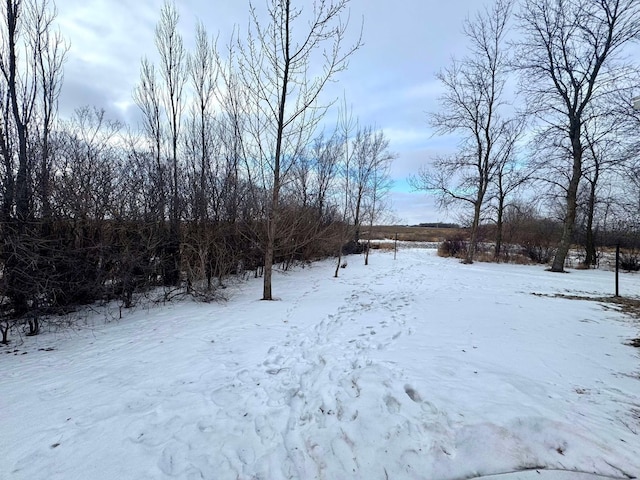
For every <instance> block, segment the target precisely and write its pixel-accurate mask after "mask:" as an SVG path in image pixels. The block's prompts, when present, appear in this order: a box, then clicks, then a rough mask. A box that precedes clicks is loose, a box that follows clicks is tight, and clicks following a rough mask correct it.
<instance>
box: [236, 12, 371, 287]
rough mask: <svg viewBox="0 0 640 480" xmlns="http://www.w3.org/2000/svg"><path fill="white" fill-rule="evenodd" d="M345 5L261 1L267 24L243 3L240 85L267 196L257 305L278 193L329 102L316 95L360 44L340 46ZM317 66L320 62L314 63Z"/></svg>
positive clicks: (268, 271)
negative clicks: (248, 19) (248, 21)
mask: <svg viewBox="0 0 640 480" xmlns="http://www.w3.org/2000/svg"><path fill="white" fill-rule="evenodd" d="M348 4H349V0H335V1H333V0H328V1H320V2H314V3H313V6H312V7H311V8H308V9H304V8H303V7H296V6H295V2H293V1H292V0H269V1H268V2H267V16H268V24H266V25H264V24H263V22H262V21H261V19H260V15H259V14H258V12H257V10H256V9H255V7H254V6H253V5H251V14H252V27H251V28H250V30H249V38H248V40H247V42H246V44H245V45H242V46H241V50H240V51H241V59H240V71H241V75H242V79H243V84H244V85H243V87H244V88H245V89H246V91H247V92H248V93H249V94H250V105H251V108H252V116H253V118H252V120H251V123H252V125H251V134H252V136H253V139H254V143H255V147H256V152H255V154H256V155H257V159H258V160H259V161H260V170H261V171H262V172H263V174H262V175H261V180H262V181H261V188H263V189H265V190H267V191H268V192H269V200H268V208H267V215H266V235H265V243H264V288H263V296H262V298H263V300H272V299H273V296H272V265H273V262H274V258H275V247H276V238H277V235H278V222H279V214H280V190H281V188H282V185H283V182H286V181H288V178H287V177H288V176H289V174H290V173H291V170H292V167H293V166H294V165H295V163H296V161H297V160H298V158H299V156H300V155H301V153H302V152H303V150H304V148H305V147H306V146H307V144H309V143H310V138H311V136H312V134H313V133H314V131H315V128H316V126H317V125H318V123H319V121H320V120H321V118H322V116H323V113H324V112H325V111H326V109H327V108H328V106H329V104H326V103H325V104H322V103H320V94H321V93H322V91H323V90H324V88H325V86H326V85H327V83H328V82H329V81H330V80H331V79H333V78H334V77H335V76H336V74H337V73H339V72H340V71H342V70H344V69H345V68H346V67H347V63H348V59H349V57H350V56H351V55H352V54H353V53H354V52H355V51H356V49H357V48H358V47H359V46H360V40H359V39H358V40H357V41H356V43H355V44H353V45H350V46H347V47H345V36H346V32H347V26H348V22H347V21H345V20H344V18H343V17H344V13H345V11H346V9H347V6H348ZM317 61H320V62H321V63H316V62H317Z"/></svg>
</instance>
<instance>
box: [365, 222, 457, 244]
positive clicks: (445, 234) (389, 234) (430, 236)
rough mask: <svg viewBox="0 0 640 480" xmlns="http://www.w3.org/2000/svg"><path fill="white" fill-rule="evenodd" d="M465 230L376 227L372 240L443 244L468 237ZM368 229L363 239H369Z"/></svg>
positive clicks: (392, 226) (372, 232)
mask: <svg viewBox="0 0 640 480" xmlns="http://www.w3.org/2000/svg"><path fill="white" fill-rule="evenodd" d="M467 233H468V232H467V230H466V229H464V228H431V227H406V226H396V225H375V226H374V227H373V229H372V230H371V239H372V240H374V239H375V240H382V239H385V238H389V239H395V238H396V234H398V241H401V242H442V241H444V240H446V239H447V238H450V237H452V236H455V235H462V236H464V237H466V236H467ZM368 236H369V231H368V229H366V230H363V232H362V238H368Z"/></svg>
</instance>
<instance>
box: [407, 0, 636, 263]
mask: <svg viewBox="0 0 640 480" xmlns="http://www.w3.org/2000/svg"><path fill="white" fill-rule="evenodd" d="M639 17H640V2H638V1H637V0H601V1H597V2H594V1H591V0H520V1H516V0H496V1H495V2H493V3H492V4H491V5H490V6H488V7H486V8H485V9H484V10H482V11H480V12H479V13H477V14H476V15H475V16H472V17H469V18H467V20H466V21H465V22H464V25H463V32H464V35H465V37H466V39H467V45H468V53H467V55H466V56H464V57H463V58H461V59H454V60H453V61H452V62H451V64H450V65H449V66H447V67H445V68H444V69H442V70H441V71H440V72H439V73H438V75H437V77H438V79H439V80H440V83H441V85H442V87H443V93H442V95H441V96H440V108H439V109H438V110H437V111H434V112H432V113H431V114H430V116H429V122H430V124H431V126H432V127H433V128H434V129H435V131H436V132H437V133H439V134H455V135H457V136H459V138H460V143H459V145H458V148H457V150H456V151H455V153H452V154H449V155H442V156H438V157H437V158H435V159H433V162H432V163H431V164H430V165H427V166H425V167H424V168H423V169H421V171H420V172H419V173H418V174H416V175H415V176H414V177H412V179H411V180H412V183H413V185H414V187H415V188H416V189H418V190H423V191H427V192H430V193H432V194H435V195H436V196H437V198H438V200H439V202H440V205H441V206H442V207H448V206H450V205H456V206H458V207H460V208H462V210H463V212H465V213H464V216H465V218H466V219H467V220H466V222H465V223H468V224H469V225H470V232H471V234H470V237H471V238H470V241H469V242H468V244H467V249H466V253H465V258H464V261H465V262H466V263H472V262H473V260H474V255H475V252H476V248H477V244H478V232H479V231H480V227H481V226H482V224H483V223H484V224H489V223H490V224H493V225H494V227H495V228H494V229H493V230H494V231H495V237H494V244H495V252H494V257H495V258H496V259H497V260H499V259H501V258H502V257H503V253H504V252H503V251H502V248H503V235H504V232H505V220H506V219H507V218H509V217H510V218H511V225H514V224H515V223H517V221H518V217H521V218H524V217H526V216H528V217H530V218H532V217H540V216H545V217H547V218H549V219H551V220H556V221H557V222H558V223H559V224H560V225H561V233H560V235H559V240H558V242H557V244H556V245H555V248H554V254H553V256H552V257H553V258H552V266H551V270H552V271H554V272H562V271H564V268H565V263H566V261H567V257H568V253H569V249H570V247H571V245H572V244H573V243H574V242H576V241H580V242H581V243H582V245H583V246H584V250H585V255H584V259H583V262H582V264H583V266H584V267H587V268H588V267H592V266H595V265H596V263H597V254H596V253H597V252H596V247H597V244H598V238H597V237H598V235H599V236H600V241H604V240H605V235H607V234H610V233H611V232H617V234H618V241H620V240H621V239H623V238H622V237H625V236H627V237H628V236H629V234H630V233H631V234H632V235H635V236H636V237H638V234H639V232H640V219H639V212H640V189H639V188H638V183H639V181H638V179H639V178H640V177H639V176H638V174H639V173H640V169H639V165H640V163H639V161H640V160H639V159H640V156H639V152H640V141H639V140H638V138H639V137H638V132H640V121H639V120H640V115H639V114H640V112H638V111H637V110H634V109H633V102H632V99H633V98H634V94H635V95H637V94H638V93H639V90H638V89H639V87H640V86H639V84H638V78H640V69H639V68H638V63H637V58H636V59H634V58H633V57H630V56H629V52H630V51H631V52H633V50H630V49H631V48H632V47H633V46H634V45H637V41H638V40H640V22H638V18H639ZM636 48H637V47H636ZM634 60H635V61H634ZM514 222H515V223H514ZM607 241H609V242H610V241H611V239H610V238H608V239H607ZM636 243H638V242H636Z"/></svg>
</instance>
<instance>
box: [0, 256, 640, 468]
mask: <svg viewBox="0 0 640 480" xmlns="http://www.w3.org/2000/svg"><path fill="white" fill-rule="evenodd" d="M348 261H349V265H348V267H347V268H346V269H344V270H340V277H339V278H337V279H335V278H332V274H333V267H334V262H333V261H326V262H320V263H317V264H314V265H313V266H311V267H308V268H304V269H298V270H296V271H294V272H290V273H279V274H277V275H276V276H275V278H274V292H275V295H277V296H278V297H279V300H278V301H274V302H262V301H260V300H259V298H260V294H261V288H262V285H261V280H259V279H258V280H254V279H252V280H250V281H248V282H246V283H242V284H239V285H236V286H232V287H230V288H228V289H227V290H226V293H227V295H228V297H229V299H228V301H226V302H223V303H213V304H199V303H194V302H187V301H183V302H176V303H174V304H168V305H166V306H161V307H154V308H150V309H147V308H138V309H136V310H132V311H128V312H125V315H124V318H123V319H122V320H119V321H115V320H114V321H109V322H105V321H104V319H105V318H107V317H105V315H104V314H100V313H96V314H95V319H94V321H93V326H91V327H84V328H75V329H73V330H64V331H59V332H58V333H45V334H43V335H40V336H37V337H31V338H24V339H23V341H24V343H22V344H20V343H19V342H18V343H14V344H13V345H11V346H9V347H2V349H1V350H0V353H2V355H1V356H0V367H1V369H2V372H1V373H2V376H1V377H0V452H1V456H2V460H1V461H0V478H2V479H25V480H26V479H28V480H34V479H51V480H55V479H104V480H113V479H162V478H173V477H175V478H184V479H200V478H204V479H224V480H226V479H236V478H239V479H253V478H257V479H351V478H357V479H365V480H375V479H381V480H382V479H409V478H413V479H465V478H476V477H480V476H489V475H495V474H503V473H508V472H517V471H522V470H528V473H518V474H513V473H512V474H509V475H501V476H499V477H493V478H496V479H501V480H504V479H507V478H508V479H515V478H523V479H524V478H527V479H530V478H558V479H567V480H568V479H571V480H573V479H577V478H581V479H586V478H595V477H594V476H592V475H590V474H593V473H597V474H600V475H604V476H607V478H609V477H610V478H631V477H633V476H640V436H639V433H640V358H639V356H638V349H636V348H633V347H631V346H628V345H625V343H628V342H629V341H630V340H631V339H632V338H635V337H638V336H639V332H640V323H638V320H635V319H633V318H631V317H629V316H626V315H624V314H622V313H620V312H618V311H616V310H615V309H612V308H605V305H603V304H602V303H599V302H596V301H586V300H575V299H569V298H558V297H556V296H555V295H556V294H564V295H567V296H593V297H597V296H607V295H611V292H612V291H613V282H614V279H613V274H612V273H611V272H605V271H594V270H589V271H578V270H575V271H574V270H572V271H571V273H568V274H552V273H549V272H546V271H545V270H544V268H543V267H540V266H514V265H498V264H481V263H476V264H474V265H462V264H460V263H458V261H457V260H453V259H443V258H439V257H438V256H437V255H436V252H435V250H429V249H407V250H401V251H400V252H399V253H398V258H397V260H394V259H393V253H384V252H373V253H372V255H371V258H370V262H371V264H370V265H369V266H367V267H365V266H364V265H363V264H362V263H363V259H362V258H361V257H359V256H354V257H349V258H348ZM621 291H622V293H623V294H629V295H631V294H636V295H637V294H638V293H640V277H639V276H638V275H631V274H625V275H623V277H622V280H621ZM607 307H611V306H610V305H607ZM15 340H16V339H15V337H14V341H15ZM14 350H16V351H14ZM5 352H7V353H10V354H5ZM14 353H15V354H14ZM562 471H572V472H574V473H570V474H569V473H562ZM538 472H540V473H538ZM576 472H583V473H581V474H578V473H576ZM588 474H589V475H588Z"/></svg>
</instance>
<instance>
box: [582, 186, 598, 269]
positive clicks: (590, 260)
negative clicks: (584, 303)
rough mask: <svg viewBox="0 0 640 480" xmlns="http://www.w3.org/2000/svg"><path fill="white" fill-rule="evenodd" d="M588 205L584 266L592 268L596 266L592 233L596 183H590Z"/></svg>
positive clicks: (594, 243)
mask: <svg viewBox="0 0 640 480" xmlns="http://www.w3.org/2000/svg"><path fill="white" fill-rule="evenodd" d="M590 183H591V185H590V187H591V188H590V189H589V203H588V205H587V226H586V232H585V245H584V247H585V257H584V266H585V267H587V268H588V267H592V266H594V265H595V264H596V239H595V235H594V233H593V216H594V214H595V209H596V182H595V181H594V182H590Z"/></svg>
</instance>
